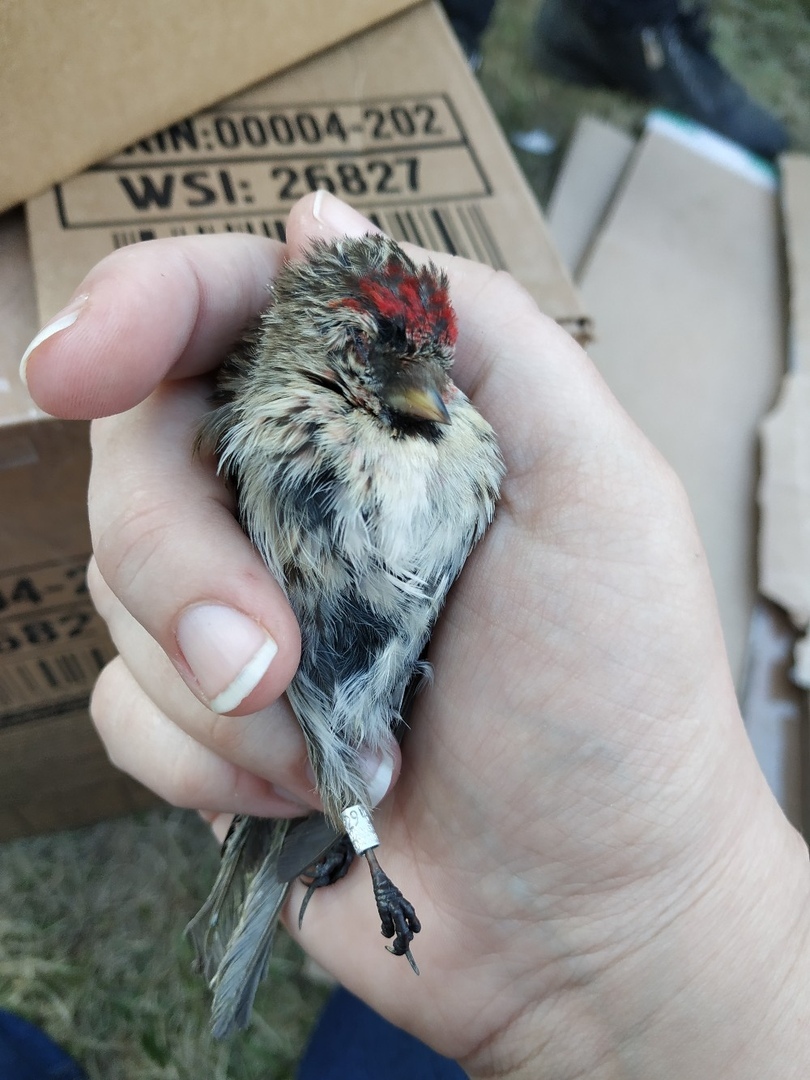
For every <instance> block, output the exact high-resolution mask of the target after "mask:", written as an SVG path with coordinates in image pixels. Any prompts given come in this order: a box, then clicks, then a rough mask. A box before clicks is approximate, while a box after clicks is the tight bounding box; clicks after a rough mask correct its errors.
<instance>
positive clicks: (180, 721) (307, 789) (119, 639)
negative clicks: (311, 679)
mask: <svg viewBox="0 0 810 1080" xmlns="http://www.w3.org/2000/svg"><path fill="white" fill-rule="evenodd" d="M88 585H89V588H90V593H91V595H92V597H93V602H94V604H95V605H96V607H97V608H98V610H99V612H100V613H101V615H102V616H103V618H104V619H105V621H106V623H107V625H108V627H109V629H110V633H111V635H112V638H113V641H114V642H115V645H116V648H117V649H118V651H119V653H120V654H121V657H122V658H123V661H124V663H125V665H126V675H127V680H128V682H127V683H126V685H125V689H126V691H127V693H128V694H129V696H130V697H134V696H137V697H138V698H139V699H140V698H141V697H144V696H145V697H146V698H148V700H149V708H150V709H151V710H152V711H153V712H155V711H156V712H157V713H158V714H159V715H160V716H161V718H165V722H163V726H162V728H161V730H162V731H163V732H164V733H165V736H166V737H165V739H163V740H160V739H156V738H155V737H153V735H154V733H153V732H151V731H150V732H149V733H148V734H146V735H145V734H144V733H143V732H142V730H141V728H140V725H139V723H138V721H137V715H138V714H137V710H136V709H131V710H130V711H131V712H133V713H134V716H133V725H132V726H131V727H127V726H126V725H125V724H123V723H116V722H115V720H114V718H113V719H109V718H107V717H106V716H105V714H104V713H103V712H102V710H101V705H99V707H98V709H97V710H96V713H95V720H96V726H97V727H98V728H99V732H100V734H101V736H102V738H103V739H104V741H105V743H106V744H107V746H108V749H109V750H110V753H111V754H113V751H114V750H115V748H116V745H117V744H116V743H114V742H112V741H111V740H115V738H116V736H117V735H118V734H119V733H120V735H121V739H122V746H121V749H120V750H119V751H117V752H116V753H115V754H114V755H113V756H114V757H115V760H116V764H118V765H119V766H120V767H121V768H124V769H125V770H126V771H128V772H132V773H133V774H134V775H137V777H138V779H140V780H143V781H144V782H146V778H147V777H148V776H149V772H148V770H147V771H145V770H144V769H143V768H141V769H140V770H136V769H135V768H134V767H130V766H129V765H128V764H127V761H126V754H127V753H128V748H127V745H126V743H125V740H126V739H131V740H132V741H133V743H136V742H137V743H144V747H143V748H140V749H138V755H137V761H138V762H140V763H141V764H142V765H143V763H144V762H145V761H146V760H147V759H148V760H150V761H154V763H155V766H156V768H157V769H158V770H159V771H160V769H162V767H163V759H164V758H165V757H167V756H169V757H170V756H171V754H172V749H173V747H174V745H175V744H176V743H178V741H179V739H180V735H181V734H182V735H183V737H184V738H185V737H188V738H190V739H192V740H193V742H194V743H195V745H198V746H199V748H200V751H202V750H203V748H205V750H206V752H210V753H212V754H214V755H216V756H217V757H219V758H221V759H222V760H223V761H226V762H229V763H230V765H231V766H232V767H235V768H238V769H240V770H246V771H247V772H249V773H251V774H254V775H255V776H256V777H257V778H258V777H262V778H263V780H265V781H270V783H272V784H273V785H276V786H278V787H280V788H284V789H285V790H286V791H287V792H288V793H289V795H290V797H294V798H295V799H296V801H297V802H298V803H299V804H300V805H299V813H300V812H301V811H300V806H301V805H306V806H307V807H308V808H312V807H318V806H320V803H319V802H318V800H317V798H316V796H315V794H314V791H313V782H312V778H311V773H310V772H309V770H308V768H307V757H306V748H305V745H304V738H303V735H302V733H301V728H300V727H299V725H298V724H297V722H296V721H295V719H294V717H293V715H292V711H291V710H290V708H289V706H288V705H287V703H286V701H285V700H284V699H282V700H280V701H278V702H276V703H275V704H274V705H272V706H271V707H269V708H266V709H262V710H260V711H259V712H257V713H254V714H250V715H245V716H218V715H216V714H215V713H212V712H211V710H210V709H208V708H206V706H205V705H203V704H202V703H201V702H200V701H199V700H198V699H197V698H196V697H195V696H194V695H193V694H192V693H191V692H190V690H189V688H188V687H187V686H186V685H184V684H183V682H181V680H180V679H179V678H178V677H177V672H176V670H175V668H174V667H173V665H172V664H171V663H170V661H169V659H168V658H167V656H166V655H165V653H164V652H163V651H162V650H161V648H160V646H159V645H158V644H157V642H156V641H155V640H154V639H153V638H152V637H150V635H149V634H148V633H147V632H146V630H144V628H143V627H142V626H141V625H140V624H139V623H137V622H136V621H135V619H134V618H133V617H132V616H131V615H130V614H129V612H128V611H127V610H126V609H125V608H124V606H123V605H122V604H121V603H120V601H119V600H118V599H117V597H116V596H115V595H114V594H113V592H112V591H111V590H110V588H109V587H108V586H107V584H106V583H105V581H104V580H103V578H102V577H101V575H100V573H99V572H98V569H97V568H96V566H95V563H91V564H90V567H89V569H88ZM118 681H119V683H120V682H122V677H119V678H118ZM130 683H133V684H135V686H136V687H137V689H138V693H137V695H136V694H135V690H134V689H131V688H130V685H129V684H130ZM110 700H111V698H110V697H109V696H107V697H105V698H104V699H103V702H104V703H109V702H110ZM154 726H155V725H153V727H154ZM172 729H174V731H172ZM164 743H165V745H164ZM199 761H200V767H201V768H202V766H203V764H204V762H205V761H206V756H205V755H203V754H202V753H201V754H200V756H199ZM195 763H196V759H193V758H192V757H191V755H190V754H185V755H184V764H185V775H186V776H187V777H188V780H189V782H193V781H194V766H195ZM201 787H202V784H201V782H200V783H199V784H198V788H201ZM160 794H162V795H164V797H166V798H168V796H166V795H165V793H164V791H163V790H162V789H161V790H160ZM170 801H173V802H176V801H178V800H177V799H176V798H175V799H170ZM183 805H185V802H184V803H183ZM189 805H200V806H203V805H205V806H210V807H219V804H218V803H216V802H214V801H208V802H205V803H199V804H191V803H190V804H189ZM221 808H222V809H232V810H235V809H240V807H238V806H234V805H232V803H231V802H229V803H227V804H225V805H223V806H222V807H221ZM241 809H242V812H248V811H247V810H246V809H245V808H241ZM249 812H251V813H252V812H253V811H249Z"/></svg>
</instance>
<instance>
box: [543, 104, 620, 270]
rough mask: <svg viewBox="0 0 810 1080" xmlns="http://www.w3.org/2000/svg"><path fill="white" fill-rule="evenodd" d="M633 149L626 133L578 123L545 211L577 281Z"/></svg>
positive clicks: (588, 119) (589, 120) (588, 121)
mask: <svg viewBox="0 0 810 1080" xmlns="http://www.w3.org/2000/svg"><path fill="white" fill-rule="evenodd" d="M635 145H636V140H635V139H634V138H632V136H630V135H628V134H627V132H625V131H622V130H621V129H620V128H617V127H614V126H613V124H608V123H606V122H605V121H604V120H599V119H597V117H595V116H583V117H581V118H580V120H579V121H578V123H577V126H576V129H575V130H574V134H573V136H572V138H571V142H570V143H569V145H568V149H567V150H566V153H565V159H564V160H563V163H562V166H561V168H560V171H559V174H558V175H557V180H556V182H555V184H554V190H553V191H552V193H551V198H550V199H549V203H548V207H547V208H546V217H547V219H548V227H549V231H550V232H551V235H552V237H553V238H554V242H555V244H556V245H557V250H558V251H559V253H560V255H561V257H562V260H563V262H564V263H565V265H566V266H567V267H568V269H569V271H570V272H571V274H572V275H573V277H574V280H575V281H576V280H577V278H578V276H579V269H580V266H581V265H582V262H583V260H584V258H585V256H586V254H587V252H588V248H589V247H590V245H591V243H592V241H593V239H594V237H595V236H596V234H597V232H598V230H599V228H600V226H601V225H602V222H603V221H604V218H605V215H606V213H607V211H608V207H609V206H610V204H611V202H612V200H613V197H614V195H615V194H616V191H617V189H618V187H619V183H620V181H621V178H622V174H623V173H624V170H625V169H626V167H627V163H628V161H629V160H630V157H631V155H632V153H633V149H634V147H635Z"/></svg>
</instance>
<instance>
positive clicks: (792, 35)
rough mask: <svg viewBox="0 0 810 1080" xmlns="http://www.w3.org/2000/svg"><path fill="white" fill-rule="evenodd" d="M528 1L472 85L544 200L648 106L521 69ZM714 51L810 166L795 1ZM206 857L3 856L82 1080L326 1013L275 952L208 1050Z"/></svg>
mask: <svg viewBox="0 0 810 1080" xmlns="http://www.w3.org/2000/svg"><path fill="white" fill-rule="evenodd" d="M534 11H535V0H531V2H527V0H502V2H501V4H500V6H499V8H498V11H497V13H496V18H495V20H494V23H493V25H492V27H491V29H490V31H489V32H488V34H487V37H486V40H485V44H484V67H483V70H482V72H481V82H482V84H483V86H484V89H485V91H486V93H487V95H488V96H489V98H490V100H491V102H492V104H493V106H494V108H495V110H496V112H497V114H498V116H499V118H500V119H501V122H502V124H503V126H504V128H505V129H506V131H507V132H510V131H514V130H525V129H530V128H533V127H536V126H542V127H544V128H545V129H546V130H547V131H549V132H550V133H551V134H552V135H553V136H554V137H555V139H556V140H557V141H558V150H557V151H556V152H555V153H554V154H552V155H549V156H547V157H533V156H531V155H528V154H523V153H521V154H519V158H520V161H521V164H522V165H523V167H524V169H525V171H526V173H527V175H528V177H529V180H530V183H531V184H532V185H533V187H534V190H535V191H536V193H537V195H538V198H539V199H540V200H541V201H545V199H546V197H547V195H548V193H549V191H550V187H551V183H552V181H553V176H554V174H555V172H556V169H557V167H558V164H559V160H560V156H561V153H562V148H563V147H564V144H565V142H566V140H567V138H568V136H569V135H570V132H571V130H572V128H573V125H574V123H575V121H576V118H577V116H578V115H579V114H580V112H583V111H589V112H592V113H595V114H597V115H599V116H602V117H604V118H606V119H608V120H611V121H612V122H614V123H617V124H619V125H620V126H624V127H627V128H629V129H631V130H632V129H635V128H636V127H637V126H638V125H639V123H640V121H641V119H642V117H643V115H644V112H645V108H644V106H643V105H640V104H639V103H638V102H636V101H633V100H631V99H630V98H626V97H623V96H622V95H616V94H611V93H607V92H599V91H597V92H594V91H586V90H581V89H577V88H573V87H566V86H563V85H562V84H560V83H557V82H555V81H554V80H551V79H547V78H544V77H543V76H541V75H538V74H537V73H535V72H534V71H533V70H532V68H531V66H530V63H529V59H528V56H527V54H526V42H527V41H528V40H530V33H531V23H532V19H533V15H534ZM714 11H715V16H716V17H715V26H716V29H717V49H718V52H719V53H720V55H721V57H722V59H723V61H724V62H725V63H726V64H727V65H728V66H729V67H730V68H731V69H732V70H733V71H734V72H735V73H736V74H737V75H738V77H740V78H741V79H742V80H743V81H744V82H745V83H746V85H747V86H748V87H749V89H750V91H751V92H752V93H753V94H755V95H756V96H757V97H759V98H760V99H761V100H762V101H763V102H765V103H766V104H768V105H769V106H770V107H772V108H773V109H774V111H775V112H776V113H777V114H778V115H779V116H780V117H781V118H782V119H783V120H784V121H785V123H786V124H787V125H788V127H789V129H790V131H791V134H792V137H793V140H794V145H795V147H796V148H797V149H802V150H805V151H810V14H809V13H808V9H807V6H806V0H772V2H770V3H768V4H761V3H759V2H757V0H719V2H718V3H717V4H716V5H715V8H714ZM216 860H217V852H216V848H215V845H214V843H213V842H212V840H211V838H210V836H209V834H208V832H207V830H206V829H205V828H204V827H203V825H202V824H201V823H200V822H199V820H198V819H197V818H196V816H195V815H193V814H190V813H183V812H179V811H172V810H163V811H160V810H158V811H153V812H150V813H147V814H142V815H138V816H136V817H133V818H129V819H124V820H121V821H114V822H106V823H103V824H100V825H96V826H94V827H92V828H88V829H82V830H79V831H76V832H73V833H65V834H59V835H54V836H47V837H39V838H34V839H31V840H24V841H18V842H16V843H12V844H7V845H5V846H4V848H3V849H2V858H0V1003H2V1005H3V1006H4V1007H6V1008H10V1009H13V1010H16V1011H18V1012H19V1013H21V1014H22V1015H23V1016H25V1017H27V1018H29V1019H30V1020H32V1021H34V1022H35V1023H37V1024H39V1025H41V1026H42V1027H43V1028H45V1029H46V1030H47V1031H48V1032H49V1033H50V1034H51V1035H52V1036H53V1037H54V1038H55V1039H57V1040H58V1041H59V1042H61V1043H62V1044H63V1045H64V1046H65V1047H66V1048H67V1049H68V1050H70V1051H71V1052H72V1053H73V1054H74V1055H75V1056H76V1058H77V1059H78V1060H80V1061H81V1062H82V1064H83V1065H84V1066H85V1068H86V1070H87V1072H88V1074H89V1076H90V1077H91V1078H92V1080H102V1078H104V1080H117V1078H119V1077H121V1078H129V1077H138V1078H139V1080H196V1078H198V1077H206V1078H209V1080H237V1078H238V1080H286V1078H288V1077H292V1076H293V1075H294V1071H295V1062H296V1059H297V1058H298V1056H299V1054H300V1050H301V1047H302V1045H303V1043H304V1041H305V1039H306V1036H307V1032H308V1031H309V1029H310V1027H311V1024H312V1022H313V1019H314V1016H315V1014H316V1013H317V1011H318V1009H319V1008H320V1005H321V1003H322V1001H323V999H324V996H325V991H324V989H323V987H322V985H320V984H319V983H318V982H317V981H313V980H312V979H311V978H309V977H308V976H307V974H306V971H305V968H304V966H303V959H302V957H301V955H300V954H299V953H298V952H297V951H296V949H295V948H294V947H293V946H292V945H291V943H290V942H288V941H285V943H284V945H283V947H282V948H281V950H280V954H279V955H278V956H277V957H276V958H275V960H274V961H273V971H272V978H271V979H270V980H269V985H266V986H265V988H264V989H263V990H262V991H261V997H260V1000H259V1003H258V1007H257V1010H256V1020H255V1022H254V1024H253V1026H252V1028H251V1030H250V1033H249V1034H248V1035H247V1036H246V1037H242V1038H239V1039H236V1040H233V1041H232V1042H229V1043H227V1044H225V1045H222V1044H214V1043H212V1041H211V1040H210V1038H209V1037H208V1035H207V1033H206V1029H207V1016H208V997H207V992H206V991H205V988H204V987H203V986H202V984H201V981H200V980H199V979H198V978H197V977H196V976H194V975H193V974H192V972H191V952H190V949H189V947H188V945H187V943H186V942H185V941H184V940H183V938H182V928H183V926H184V925H185V923H186V921H187V920H188V918H189V917H190V915H191V914H192V913H193V912H194V911H195V910H196V908H197V906H198V905H199V903H200V902H201V901H202V899H203V897H204V895H205V893H206V891H207V889H208V887H209V886H210V884H211V882H212V881H213V877H214V873H215V866H216Z"/></svg>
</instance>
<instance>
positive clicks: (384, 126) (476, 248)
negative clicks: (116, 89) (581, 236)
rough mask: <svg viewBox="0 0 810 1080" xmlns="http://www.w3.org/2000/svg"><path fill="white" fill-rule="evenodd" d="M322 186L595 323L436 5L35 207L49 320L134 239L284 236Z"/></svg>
mask: <svg viewBox="0 0 810 1080" xmlns="http://www.w3.org/2000/svg"><path fill="white" fill-rule="evenodd" d="M383 58H384V62H383ZM319 187H325V188H327V189H328V190H330V191H334V192H336V193H337V194H338V195H340V196H341V197H343V198H344V199H346V200H347V201H349V202H351V203H352V204H353V205H354V206H356V207H357V208H358V209H360V210H362V211H363V212H364V213H365V214H367V215H368V216H370V217H371V218H372V219H373V220H374V221H375V222H377V223H378V224H379V225H380V226H381V227H382V228H383V229H385V231H386V232H388V233H389V234H390V235H392V236H393V237H394V238H395V239H399V240H411V241H413V242H415V243H418V244H422V245H423V246H425V247H429V248H433V249H438V250H443V251H449V252H451V253H457V254H460V255H463V256H466V257H469V258H473V259H477V260H479V261H482V262H487V263H489V264H490V265H492V266H494V267H496V268H499V269H500V268H506V269H509V270H510V271H511V272H512V273H513V274H514V275H515V276H516V277H517V278H518V279H519V280H520V281H521V282H522V283H523V284H524V285H525V286H526V288H527V289H528V290H529V291H530V292H531V293H532V294H533V295H534V296H535V298H536V299H537V300H538V303H539V304H540V306H541V307H542V308H543V310H545V311H546V312H547V313H548V314H550V315H551V316H552V317H554V318H556V319H558V320H560V321H561V322H563V323H565V324H566V325H568V326H570V327H572V328H574V329H576V328H578V327H579V326H581V325H582V324H583V322H584V311H583V308H582V305H581V302H580V300H579V297H578V295H577V293H576V291H575V290H574V288H573V285H572V284H571V280H570V277H569V275H568V273H567V272H566V270H565V268H564V267H563V264H562V262H561V260H560V258H559V256H558V254H557V252H556V251H555V249H554V247H553V244H552V242H551V240H550V238H549V235H548V231H547V229H546V226H545V223H544V221H543V218H542V216H541V214H540V212H539V210H538V208H537V206H536V203H535V201H534V198H533V196H532V194H531V192H530V190H529V188H528V186H527V185H526V182H525V180H524V179H523V176H522V174H521V173H520V171H519V169H518V167H517V165H516V163H515V161H514V159H513V157H512V154H511V151H510V150H509V148H508V146H507V144H506V141H505V139H504V137H503V135H502V134H501V131H500V129H499V127H498V125H497V122H496V121H495V119H494V117H493V115H492V113H491V110H490V108H489V105H488V104H487V102H486V100H485V99H484V97H483V94H482V93H481V90H480V88H479V87H478V84H477V83H476V81H475V79H474V78H473V76H472V75H471V74H470V72H469V70H468V67H467V64H466V62H465V60H464V57H463V55H462V53H461V51H460V49H459V47H458V44H457V42H456V41H455V38H454V37H453V35H452V32H451V31H450V29H449V26H448V25H447V23H446V20H445V18H444V16H443V14H442V13H441V11H440V10H439V9H438V7H436V6H434V5H423V6H421V7H418V8H415V9H413V10H412V11H410V12H407V13H406V14H404V15H402V16H400V17H398V18H396V19H393V20H391V21H389V22H388V23H386V24H385V25H383V26H380V27H378V28H377V29H374V30H371V31H369V32H367V33H365V34H363V35H362V36H361V37H358V38H356V39H354V40H353V41H351V42H348V43H346V44H345V45H343V46H339V47H337V48H335V49H333V50H331V51H329V52H328V53H325V54H323V55H322V56H320V57H318V58H317V59H316V60H313V61H309V62H307V63H306V64H303V65H301V66H300V67H298V68H295V69H294V70H292V71H289V72H287V73H286V74H284V75H281V76H278V77H276V78H274V79H272V80H270V81H268V82H265V83H264V84H262V85H261V86H259V87H256V88H255V89H253V90H251V91H250V92H249V93H247V94H244V95H242V96H241V97H239V98H236V99H234V100H232V101H230V102H228V103H226V104H224V105H221V106H218V107H217V108H215V109H212V110H210V111H208V112H205V113H202V114H200V115H198V116H196V117H193V118H191V119H189V120H186V121H183V122H182V123H180V124H176V125H175V126H174V127H173V128H170V129H169V130H168V131H164V132H160V133H158V134H157V135H155V136H153V137H151V138H149V139H145V140H144V141H143V142H140V143H137V144H136V145H135V146H132V147H130V148H129V149H128V150H127V151H126V152H124V153H122V154H119V155H118V156H117V157H115V158H113V159H111V160H110V161H107V162H104V164H102V165H98V166H95V167H94V168H92V169H90V170H88V171H87V172H85V173H83V174H82V175H81V176H78V177H76V178H75V179H73V180H71V181H69V182H67V183H65V184H60V185H58V186H57V187H56V188H54V189H53V190H52V191H49V192H47V193H46V194H45V195H43V196H41V197H40V198H38V199H35V200H33V201H32V202H31V203H29V204H28V221H29V227H30V234H31V244H32V252H33V260H34V269H35V275H36V283H37V294H38V298H39V305H40V316H41V318H42V320H43V321H44V320H45V319H47V318H48V317H49V316H51V315H53V313H54V312H55V311H56V310H58V309H59V308H60V307H61V306H62V304H63V303H64V302H65V300H66V298H67V297H68V296H69V295H70V293H71V292H72V290H73V289H74V288H75V287H76V285H77V284H78V282H79V281H80V280H81V277H82V276H83V275H84V274H85V273H86V272H87V270H89V269H90V267H91V266H92V265H93V264H94V263H95V262H97V261H98V260H99V259H100V258H102V257H103V256H104V255H106V254H108V253H109V252H110V251H112V250H114V249H115V248H118V247H122V246H124V245H126V244H131V243H135V242H137V241H139V240H147V239H152V238H155V237H163V236H182V235H186V234H189V233H210V232H224V231H244V232H254V233H257V234H259V235H263V236H270V237H276V238H277V237H283V235H284V232H283V230H284V222H285V220H286V215H287V212H288V210H289V208H290V206H291V205H292V204H293V203H294V202H295V200H296V199H298V198H299V197H300V196H301V195H303V194H305V193H306V192H308V191H312V190H315V189H317V188H319Z"/></svg>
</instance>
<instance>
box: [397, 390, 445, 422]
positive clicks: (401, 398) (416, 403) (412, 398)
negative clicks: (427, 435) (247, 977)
mask: <svg viewBox="0 0 810 1080" xmlns="http://www.w3.org/2000/svg"><path fill="white" fill-rule="evenodd" d="M385 403H386V405H388V407H389V408H390V409H393V410H394V412H398V413H400V414H402V415H403V416H409V417H413V419H414V420H433V421H434V422H435V423H437V424H449V423H450V413H449V412H448V411H447V406H446V405H445V403H444V402H443V401H442V396H441V394H440V393H439V391H438V390H437V389H436V387H434V386H430V387H424V386H392V387H389V388H388V389H387V391H386V393H385Z"/></svg>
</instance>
